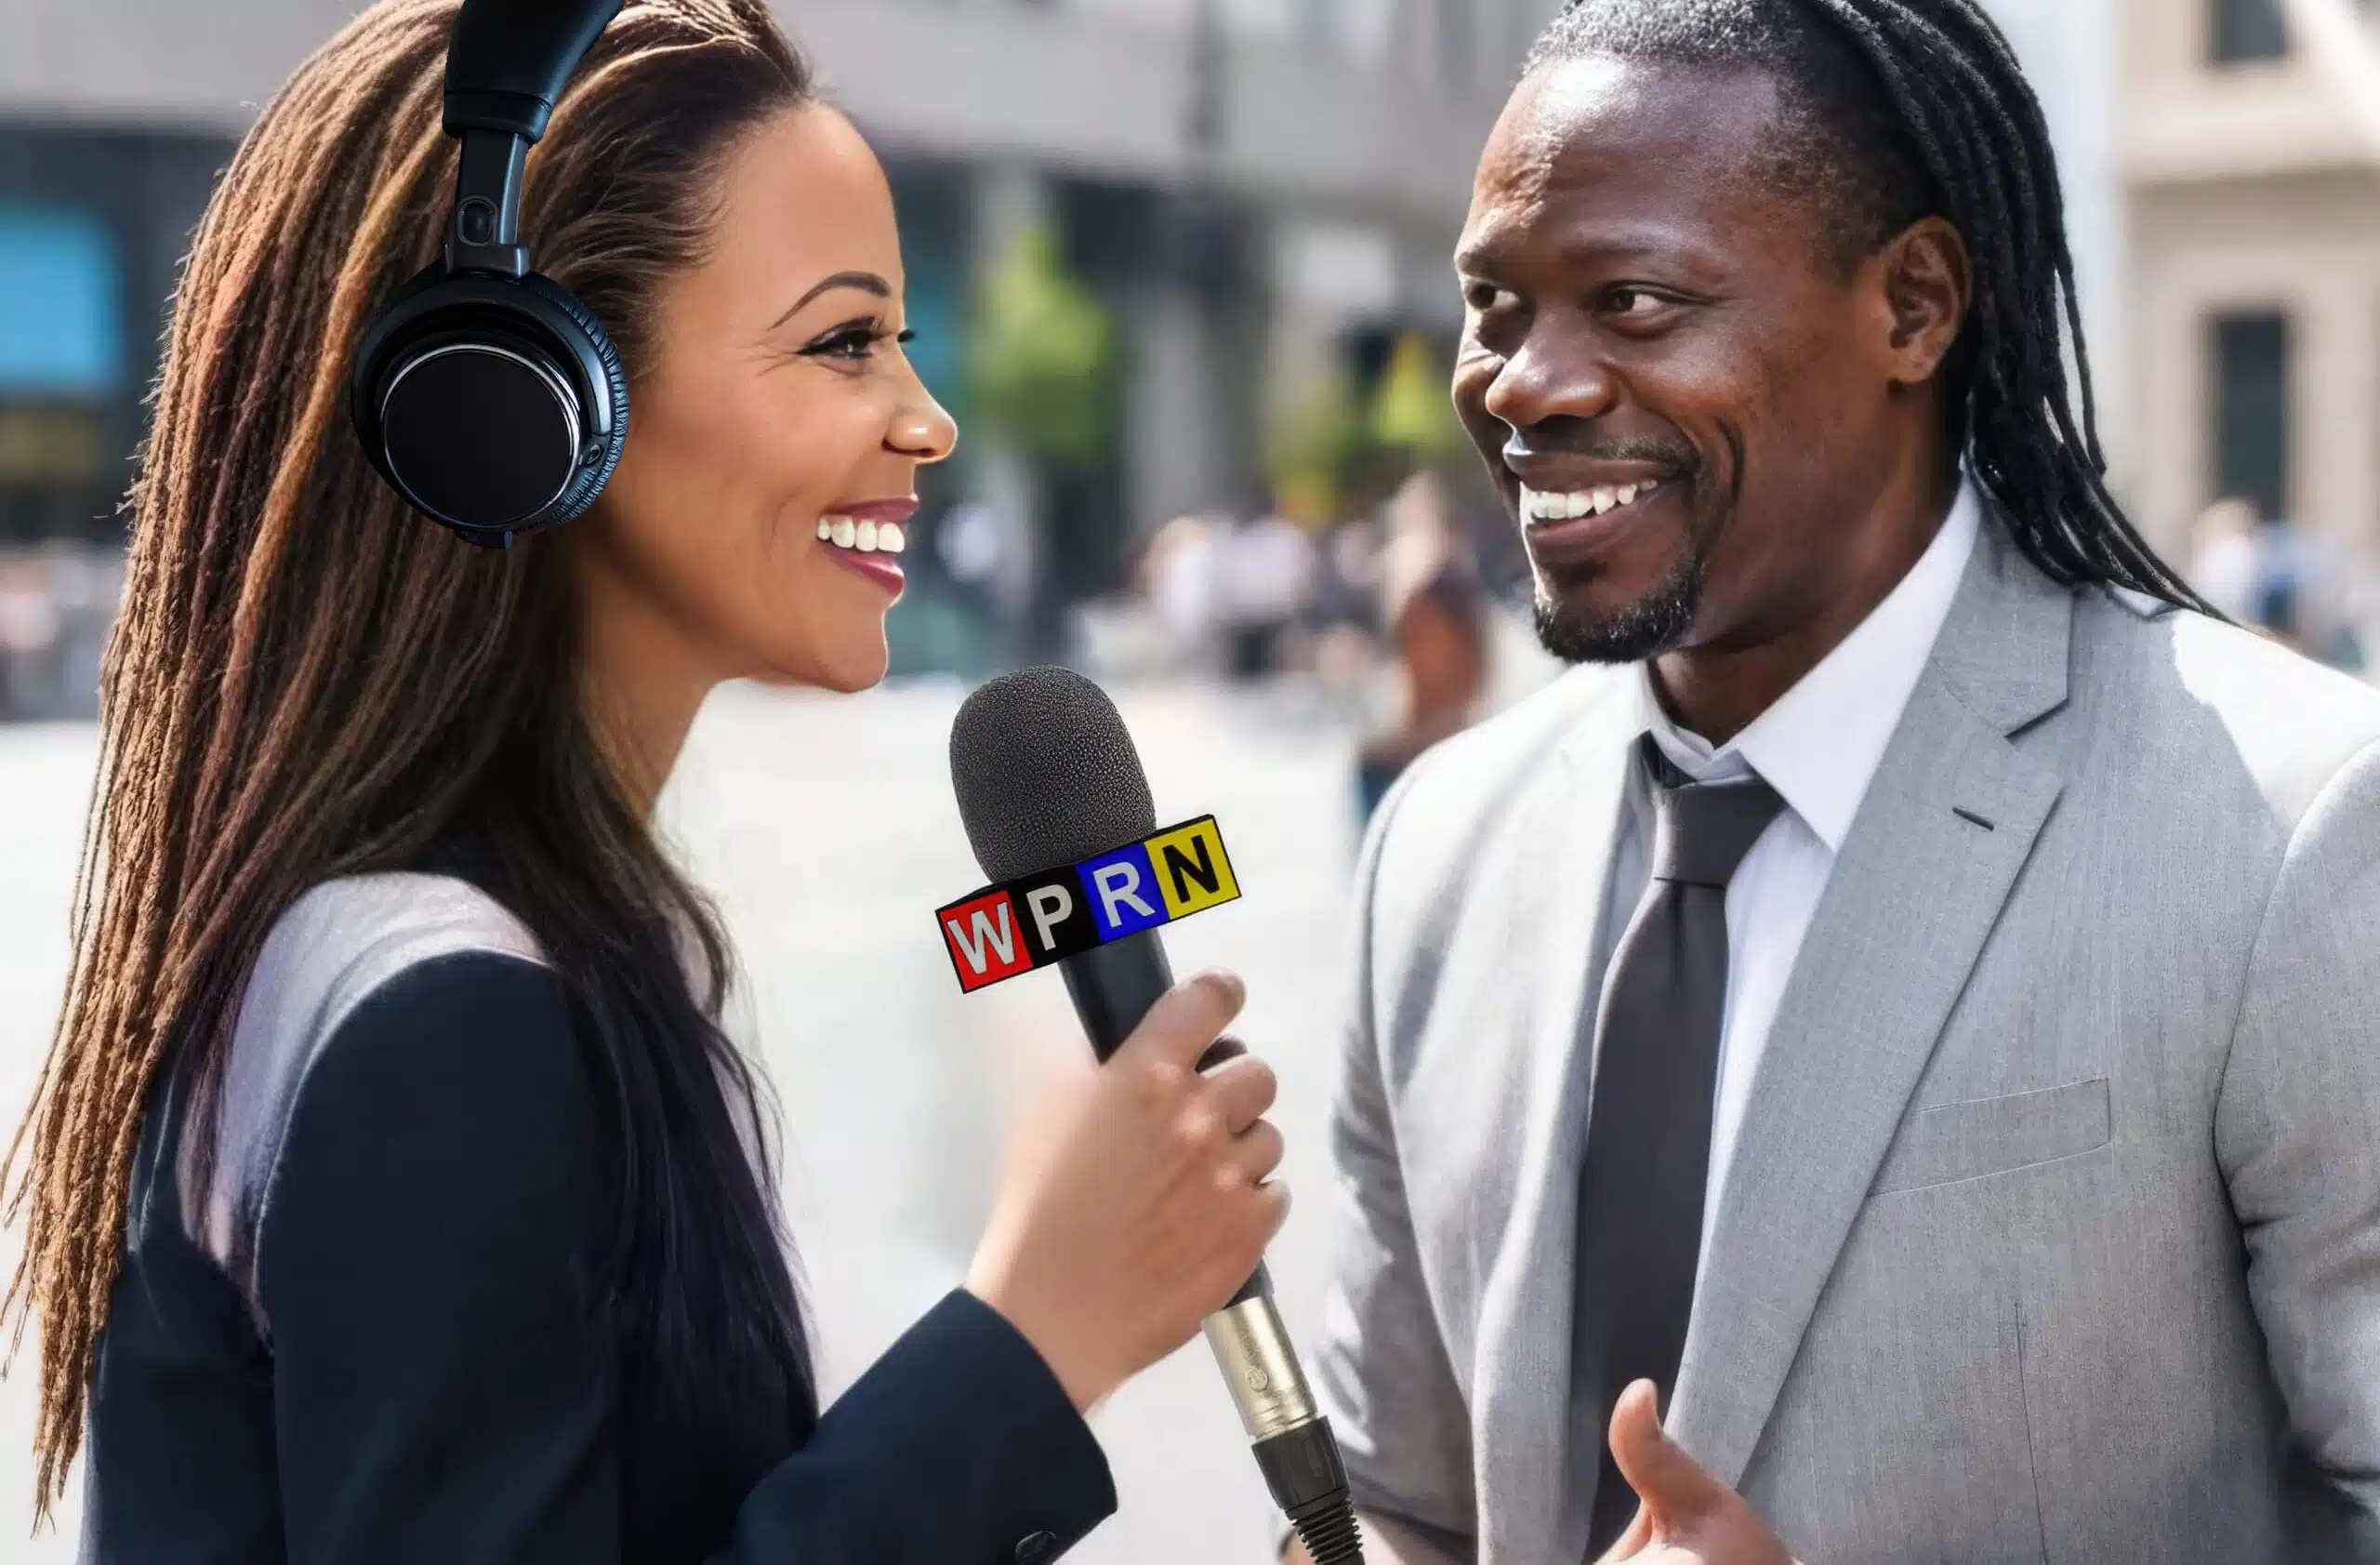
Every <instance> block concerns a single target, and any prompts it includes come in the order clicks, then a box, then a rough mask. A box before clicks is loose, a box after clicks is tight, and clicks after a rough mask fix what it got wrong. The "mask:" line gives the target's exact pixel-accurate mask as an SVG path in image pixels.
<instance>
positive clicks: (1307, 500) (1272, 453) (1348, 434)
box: [1264, 371, 1369, 524]
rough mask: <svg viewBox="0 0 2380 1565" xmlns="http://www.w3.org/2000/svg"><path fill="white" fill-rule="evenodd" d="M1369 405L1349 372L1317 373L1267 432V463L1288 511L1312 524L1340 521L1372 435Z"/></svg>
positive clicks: (1276, 501)
mask: <svg viewBox="0 0 2380 1565" xmlns="http://www.w3.org/2000/svg"><path fill="white" fill-rule="evenodd" d="M1368 440H1369V434H1368V432H1367V431H1366V430H1365V427H1364V412H1363V406H1362V404H1361V402H1360V401H1359V399H1358V398H1357V397H1356V395H1355V387H1354V386H1353V385H1352V384H1351V383H1350V382H1349V380H1348V378H1347V376H1346V374H1345V373H1344V372H1343V371H1333V372H1332V373H1330V374H1329V375H1327V376H1322V377H1319V378H1316V379H1315V380H1314V381H1312V382H1311V383H1309V384H1308V385H1307V386H1306V387H1305V388H1304V389H1303V390H1302V391H1301V392H1299V393H1297V394H1295V395H1293V396H1292V397H1290V398H1289V399H1288V405H1286V406H1285V407H1284V408H1283V409H1282V410H1281V412H1280V414H1279V415H1278V416H1277V417H1276V418H1274V419H1273V420H1272V421H1271V423H1270V425H1269V426H1268V428H1267V431H1266V438H1265V452H1264V468H1265V475H1266V476H1267V477H1268V478H1269V479H1271V481H1272V484H1273V495H1274V504H1275V505H1276V507H1277V508H1278V509H1279V510H1280V511H1281V513H1282V515H1283V516H1285V517H1287V518H1288V519H1289V520H1290V521H1293V522H1303V523H1307V524H1321V523H1327V522H1335V521H1337V520H1338V519H1339V518H1340V517H1341V516H1342V514H1344V511H1343V508H1344V506H1345V505H1346V502H1347V488H1348V484H1350V482H1351V481H1352V480H1353V479H1354V477H1355V471H1356V469H1357V468H1358V467H1359V466H1360V465H1361V463H1362V461H1363V458H1364V447H1365V445H1366V444H1367V442H1368Z"/></svg>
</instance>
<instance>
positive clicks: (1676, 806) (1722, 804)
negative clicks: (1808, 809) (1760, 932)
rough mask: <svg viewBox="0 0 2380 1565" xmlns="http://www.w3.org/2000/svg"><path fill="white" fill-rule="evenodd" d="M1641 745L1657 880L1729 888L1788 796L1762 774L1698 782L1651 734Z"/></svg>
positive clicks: (1654, 871)
mask: <svg viewBox="0 0 2380 1565" xmlns="http://www.w3.org/2000/svg"><path fill="white" fill-rule="evenodd" d="M1642 744H1643V748H1642V749H1641V751H1640V753H1641V754H1642V755H1643V757H1644V761H1645V766H1646V774H1647V776H1649V777H1650V779H1651V781H1652V785H1653V809H1654V823H1653V879H1655V880H1657V881H1675V882H1679V883H1680V884H1683V885H1690V886H1710V887H1712V889H1713V890H1718V891H1725V890H1726V887H1727V882H1729V881H1731V880H1733V879H1735V874H1736V867H1737V866H1738V865H1739V864H1741V863H1742V862H1743V861H1744V855H1746V854H1748V853H1750V852H1752V844H1753V843H1754V842H1758V841H1759V840H1760V834H1761V833H1762V832H1764V831H1765V830H1767V829H1768V823H1769V822H1770V821H1773V820H1775V819H1776V818H1777V812H1778V810H1780V809H1783V808H1784V807H1785V801H1784V800H1782V799H1780V798H1778V794H1777V790H1776V789H1773V788H1771V787H1769V786H1768V785H1767V784H1766V783H1765V782H1763V781H1761V779H1760V778H1758V777H1757V776H1752V777H1745V778H1742V779H1741V780H1739V781H1733V782H1719V783H1699V782H1696V781H1694V780H1693V779H1692V778H1690V777H1688V776H1686V774H1685V773H1683V772H1681V771H1679V770H1678V769H1677V768H1676V767H1675V766H1673V765H1672V764H1671V763H1670V758H1669V757H1668V756H1666V755H1663V754H1662V753H1661V749H1660V746H1659V745H1658V744H1656V743H1654V741H1653V736H1651V735H1649V734H1647V735H1646V736H1645V737H1644V740H1643V741H1642Z"/></svg>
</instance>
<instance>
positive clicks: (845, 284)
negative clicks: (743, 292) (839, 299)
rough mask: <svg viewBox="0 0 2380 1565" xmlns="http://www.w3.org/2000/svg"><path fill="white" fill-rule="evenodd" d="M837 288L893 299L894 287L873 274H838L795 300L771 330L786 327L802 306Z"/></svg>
mask: <svg viewBox="0 0 2380 1565" xmlns="http://www.w3.org/2000/svg"><path fill="white" fill-rule="evenodd" d="M837 288H857V289H858V290H859V291H860V292H862V293H865V294H874V295H875V296H876V297H877V298H892V297H893V285H892V284H890V283H888V282H886V281H885V280H884V279H883V278H881V277H879V276H878V275H877V274H876V273H875V272H836V273H834V274H833V275H832V276H828V277H821V278H820V279H819V280H818V281H817V282H816V283H814V284H813V285H811V288H810V291H809V292H808V293H806V294H803V295H802V296H801V297H800V298H798V299H795V300H794V301H793V306H792V308H791V309H789V310H787V312H785V313H784V314H782V315H780V316H778V317H777V318H776V320H775V321H774V322H773V323H772V324H771V325H770V327H769V329H770V330H771V331H774V330H775V329H776V328H777V327H778V326H781V325H785V324H786V323H787V321H789V320H791V319H793V317H794V316H795V315H797V314H799V313H800V312H801V308H802V306H804V305H806V304H808V303H809V302H810V301H811V300H812V299H813V298H817V297H818V296H819V295H820V294H823V293H829V292H832V291H833V290H834V289H837Z"/></svg>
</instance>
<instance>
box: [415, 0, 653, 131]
mask: <svg viewBox="0 0 2380 1565" xmlns="http://www.w3.org/2000/svg"><path fill="white" fill-rule="evenodd" d="M619 14H620V0H463V9H462V14H461V15H459V16H457V17H456V19H455V36H454V40H453V42H451V43H450V44H448V45H447V47H446V133H447V134H448V135H450V136H460V135H462V134H463V133H464V132H465V131H467V130H493V131H497V132H500V133H502V134H504V135H508V136H518V137H520V138H521V139H522V140H524V141H529V142H535V141H536V139H537V138H538V137H540V136H543V135H544V134H545V133H546V119H547V116H548V115H549V114H551V113H553V111H554V104H555V103H556V102H557V101H559V100H560V99H561V98H562V84H564V83H565V82H567V81H569V80H570V73H572V72H573V71H575V70H577V69H578V62H579V61H580V60H583V59H585V58H586V55H587V51H588V49H589V48H591V47H593V46H594V44H595V40H596V38H597V36H598V35H599V34H601V33H602V31H603V29H604V28H606V27H609V26H610V25H611V24H612V19H613V18H614V17H615V16H617V15H619Z"/></svg>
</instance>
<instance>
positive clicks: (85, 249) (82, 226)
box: [0, 205, 124, 397]
mask: <svg viewBox="0 0 2380 1565" xmlns="http://www.w3.org/2000/svg"><path fill="white" fill-rule="evenodd" d="M123 361H124V316H123V310H122V306H121V300H120V293H119V287H118V273H117V264H116V254H115V244H114V241H113V238H112V236H111V235H110V234H109V232H108V230H107V227H106V225H105V224H103V223H102V222H101V221H100V220H99V219H98V218H96V217H94V216H92V215H91V214H89V213H86V212H76V211H72V210H69V209H65V208H59V207H48V206H14V205H0V395H7V396H27V395H47V396H71V397H103V396H106V395H108V394H109V393H110V392H112V391H114V390H115V387H116V382H117V380H118V378H120V377H121V375H122V374H123Z"/></svg>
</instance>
